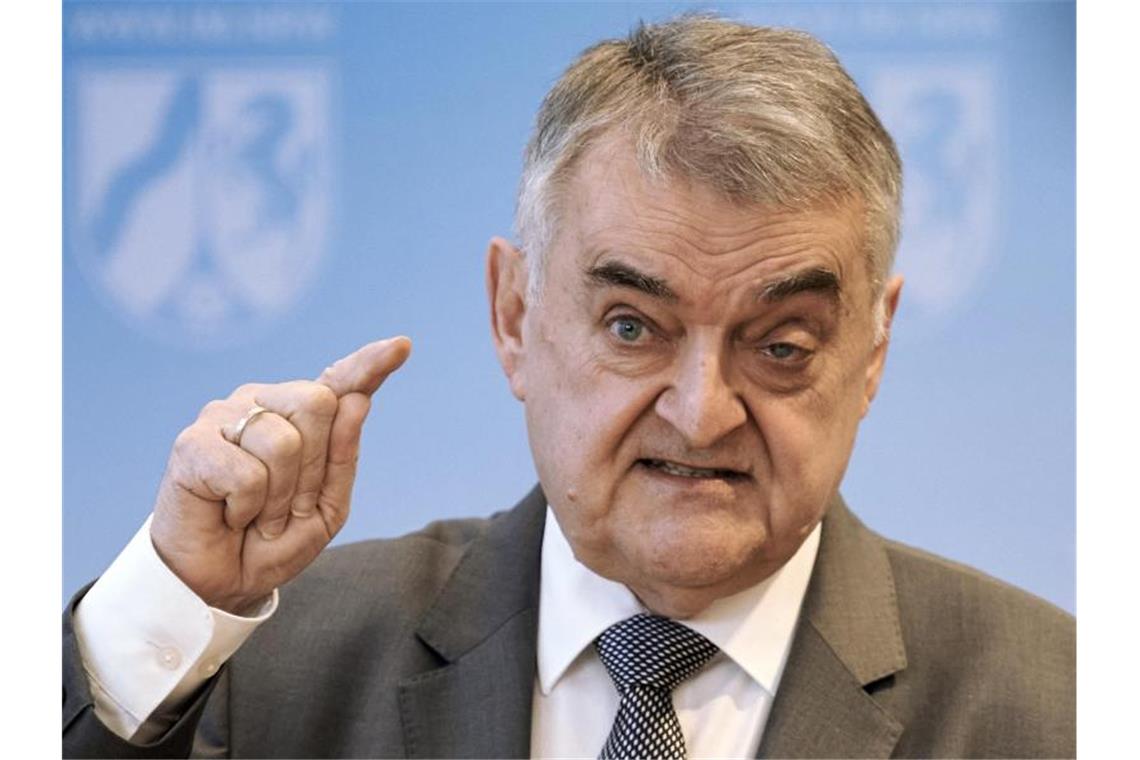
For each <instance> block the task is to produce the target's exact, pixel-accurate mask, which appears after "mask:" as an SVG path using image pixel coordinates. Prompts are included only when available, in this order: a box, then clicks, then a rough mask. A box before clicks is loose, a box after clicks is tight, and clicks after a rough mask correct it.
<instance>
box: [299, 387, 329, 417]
mask: <svg viewBox="0 0 1140 760" xmlns="http://www.w3.org/2000/svg"><path fill="white" fill-rule="evenodd" d="M304 392H305V408H306V409H308V410H309V411H311V412H312V413H313V414H315V415H318V416H320V417H332V416H333V415H335V414H336V408H337V397H336V394H335V393H333V391H332V389H331V388H329V387H328V386H327V385H322V384H320V383H307V384H306V386H305V391H304Z"/></svg>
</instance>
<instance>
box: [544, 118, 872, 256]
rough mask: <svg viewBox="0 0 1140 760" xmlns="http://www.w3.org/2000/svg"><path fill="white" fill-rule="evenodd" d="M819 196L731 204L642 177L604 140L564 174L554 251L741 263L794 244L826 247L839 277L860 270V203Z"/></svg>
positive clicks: (689, 184) (690, 186) (666, 177)
mask: <svg viewBox="0 0 1140 760" xmlns="http://www.w3.org/2000/svg"><path fill="white" fill-rule="evenodd" d="M821 196H822V197H823V200H814V201H812V202H810V203H805V204H804V205H803V206H802V207H788V206H786V205H777V204H773V203H770V202H765V201H756V200H753V199H742V198H733V197H730V196H728V195H726V194H725V193H723V192H721V191H720V190H718V189H717V188H714V187H711V186H710V185H708V184H705V183H701V182H697V181H694V180H692V179H689V178H686V177H683V176H677V175H676V173H653V172H651V171H647V170H646V169H645V168H644V167H643V166H641V165H640V164H639V163H638V161H637V160H636V157H635V154H634V151H633V149H632V148H631V147H630V146H629V144H628V143H622V142H619V141H614V140H611V141H606V142H603V143H600V144H599V145H596V146H594V147H592V148H591V149H590V150H589V151H588V152H587V153H586V154H584V155H583V156H582V157H580V159H579V162H578V164H577V166H575V167H574V170H573V171H572V173H570V175H569V176H568V182H567V184H566V185H565V187H564V188H563V193H562V197H561V199H560V200H561V203H560V206H561V210H560V213H559V217H560V220H559V221H560V223H559V233H558V236H557V238H558V239H559V240H560V241H561V242H562V243H564V245H557V244H556V245H555V246H554V248H555V249H557V250H560V251H561V253H560V255H563V256H565V255H572V256H573V257H574V258H580V257H586V258H587V259H588V258H590V257H592V256H594V255H596V254H597V252H599V251H601V250H614V249H616V250H623V249H624V250H630V251H631V252H636V251H637V250H639V249H644V250H649V251H652V250H658V251H667V252H671V253H673V254H677V255H690V258H692V259H693V260H694V261H696V260H704V259H708V260H710V261H711V260H715V259H717V258H719V257H727V258H735V259H737V260H738V261H740V262H741V263H744V261H743V259H746V258H747V257H748V255H764V254H765V252H778V250H779V249H781V248H786V247H787V246H789V245H791V246H793V247H794V246H795V245H801V246H814V247H819V248H826V249H827V250H828V251H829V252H830V254H829V255H831V256H833V257H835V258H836V259H837V260H838V261H840V264H839V268H840V269H842V270H844V272H843V273H844V274H845V275H846V274H847V271H846V270H854V269H862V270H865V269H866V268H865V267H855V266H854V263H855V262H856V261H857V260H858V259H859V258H861V257H862V237H863V230H864V225H863V213H862V204H861V203H859V202H858V201H857V199H850V198H849V199H846V200H833V199H830V198H827V197H826V194H824V193H822V192H821ZM579 263H582V262H579ZM863 273H864V274H866V272H865V271H864V272H863ZM852 274H853V272H852Z"/></svg>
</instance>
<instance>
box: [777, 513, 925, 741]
mask: <svg viewBox="0 0 1140 760" xmlns="http://www.w3.org/2000/svg"><path fill="white" fill-rule="evenodd" d="M905 667H906V651H905V649H904V646H903V638H902V628H901V625H900V622H899V611H898V605H897V602H896V598H895V584H894V576H893V574H892V571H891V566H890V561H889V559H888V558H887V553H886V549H885V547H884V545H883V542H882V539H880V538H879V537H878V536H876V535H875V534H874V533H872V532H871V531H869V530H867V528H866V527H864V526H863V524H862V523H861V522H859V520H858V519H857V518H856V517H855V516H854V515H853V514H851V512H850V511H849V510H848V509H847V506H846V505H845V504H844V503H843V500H842V499H841V498H840V497H838V496H836V499H835V501H834V503H833V504H832V505H831V507H830V508H829V510H828V513H827V517H825V518H824V521H823V531H822V535H821V537H820V547H819V554H818V555H817V558H816V566H815V569H814V571H813V572H812V579H811V583H810V584H809V585H808V591H807V596H806V597H805V598H804V608H803V611H802V613H801V615H800V623H799V630H798V631H797V633H796V637H795V639H794V640H793V642H792V649H791V652H790V653H789V655H788V662H787V664H786V665H785V668H784V675H783V678H782V679H781V682H780V687H779V690H778V691H777V693H776V700H775V702H774V704H773V705H772V712H771V714H770V715H769V716H768V723H767V726H766V727H765V730H764V739H763V741H762V742H761V745H760V755H761V756H762V757H889V756H890V754H891V751H892V750H893V748H894V746H895V744H896V743H897V742H898V739H899V736H900V735H901V734H902V730H903V726H902V725H901V724H900V723H899V722H898V721H897V720H895V719H894V718H893V717H892V716H891V715H890V714H888V713H887V712H886V711H884V710H883V708H881V707H880V706H879V704H878V703H877V702H876V701H875V700H874V699H873V698H872V696H871V695H870V693H869V692H868V689H867V687H869V686H871V685H872V684H874V683H875V682H881V681H883V680H884V679H887V678H888V677H889V676H891V675H892V674H893V673H896V672H898V671H900V670H902V669H903V668H905Z"/></svg>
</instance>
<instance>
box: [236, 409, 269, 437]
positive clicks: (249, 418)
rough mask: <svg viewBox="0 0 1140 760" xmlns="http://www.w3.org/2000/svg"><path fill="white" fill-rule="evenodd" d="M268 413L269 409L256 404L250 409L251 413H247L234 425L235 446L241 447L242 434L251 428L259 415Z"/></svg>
mask: <svg viewBox="0 0 1140 760" xmlns="http://www.w3.org/2000/svg"><path fill="white" fill-rule="evenodd" d="M268 411H269V410H268V409H266V408H265V407H264V406H261V405H259V404H254V405H253V406H251V407H250V408H249V411H248V412H246V413H245V416H244V417H242V418H241V419H240V420H238V422H237V424H236V425H234V435H233V441H234V445H235V446H241V436H242V433H244V432H245V429H246V428H247V427H249V423H251V422H253V420H254V419H255V418H256V417H257V415H259V414H261V413H262V412H268Z"/></svg>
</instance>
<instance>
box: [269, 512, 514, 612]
mask: <svg viewBox="0 0 1140 760" xmlns="http://www.w3.org/2000/svg"><path fill="white" fill-rule="evenodd" d="M497 517H498V515H495V516H492V517H485V518H466V519H458V520H440V521H435V522H432V523H429V524H428V525H427V526H425V527H424V528H422V529H421V530H418V531H416V532H414V533H409V534H407V535H404V536H400V537H398V538H382V539H371V540H367V541H358V542H353V543H349V544H343V545H341V546H337V547H332V548H330V549H327V550H325V551H324V552H323V553H322V554H321V555H320V556H319V557H318V558H317V559H316V560H315V561H314V562H313V564H312V565H310V566H309V567H308V568H306V570H305V571H304V572H303V573H301V575H299V576H298V577H297V578H296V579H294V580H293V581H292V582H290V583H289V584H286V585H285V586H284V587H282V588H281V605H280V610H279V613H280V612H285V613H286V615H288V614H289V611H290V610H291V609H296V610H299V611H302V612H303V614H304V615H305V617H306V618H307V619H309V620H318V619H319V615H320V613H319V610H322V609H327V610H330V611H332V610H335V616H334V617H335V619H336V620H337V622H338V624H341V625H344V624H346V623H348V622H349V621H350V619H351V618H353V617H359V618H362V620H361V621H360V622H361V623H363V622H365V620H371V619H372V618H375V617H376V616H378V615H379V616H381V617H382V618H383V619H384V620H388V621H389V622H397V621H395V620H393V619H392V616H393V615H396V616H397V617H399V618H402V620H401V621H400V622H404V623H407V624H411V623H412V622H413V621H414V620H418V618H419V616H420V615H421V614H422V612H423V610H424V609H426V607H427V605H429V604H430V603H431V602H432V601H433V600H434V598H435V596H436V594H437V593H438V592H439V590H440V588H441V587H442V586H443V584H444V583H445V582H446V581H447V579H448V578H449V577H450V576H451V573H452V572H453V571H454V569H455V567H456V565H457V564H458V563H459V560H460V558H461V557H462V556H463V554H464V552H465V551H466V550H467V548H468V546H469V545H470V544H471V542H472V541H474V540H476V539H477V538H479V537H480V536H481V535H483V533H484V532H485V531H486V529H487V527H488V526H489V525H490V524H491V522H492V521H493V520H495V519H497ZM275 617H277V616H275ZM372 622H376V621H372Z"/></svg>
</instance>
